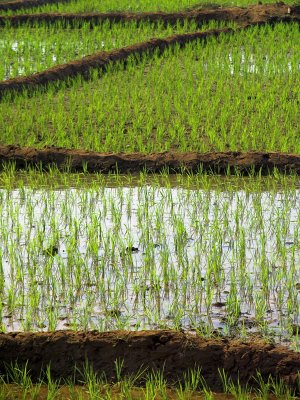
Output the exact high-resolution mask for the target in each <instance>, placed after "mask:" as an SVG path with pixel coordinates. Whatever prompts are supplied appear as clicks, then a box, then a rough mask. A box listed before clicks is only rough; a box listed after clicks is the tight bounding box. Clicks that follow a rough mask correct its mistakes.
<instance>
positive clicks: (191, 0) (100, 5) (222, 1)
mask: <svg viewBox="0 0 300 400" xmlns="http://www.w3.org/2000/svg"><path fill="white" fill-rule="evenodd" d="M272 2H274V3H275V1H270V0H262V3H272ZM253 3H254V2H253V0H233V1H230V0H214V1H213V2H209V1H206V0H205V1H199V0H89V1H85V0H73V1H70V2H68V3H61V4H53V5H45V6H42V7H34V8H31V9H24V10H18V11H17V13H20V14H24V13H38V12H71V13H73V12H75V13H78V12H97V11H98V12H107V11H127V12H130V11H132V12H142V11H168V12H175V11H182V10H185V9H189V8H195V7H205V6H206V7H210V6H212V5H213V6H214V5H216V4H218V5H222V6H247V5H249V4H253ZM2 13H3V12H2ZM9 13H10V14H12V13H15V12H9Z"/></svg>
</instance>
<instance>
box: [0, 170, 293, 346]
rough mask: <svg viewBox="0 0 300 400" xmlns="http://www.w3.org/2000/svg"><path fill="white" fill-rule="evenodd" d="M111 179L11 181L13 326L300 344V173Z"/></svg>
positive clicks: (4, 273) (7, 223)
mask: <svg viewBox="0 0 300 400" xmlns="http://www.w3.org/2000/svg"><path fill="white" fill-rule="evenodd" d="M102 179H103V178H101V179H100V178H98V179H97V178H96V179H95V180H93V179H91V180H90V184H88V185H85V187H80V188H79V187H60V188H41V187H30V186H29V187H28V186H22V187H18V186H17V187H7V185H3V187H2V188H1V190H0V198H1V213H0V214H1V217H0V227H1V229H0V237H1V247H0V251H1V290H2V305H1V317H2V318H1V324H2V329H3V330H4V331H12V332H13V331H19V330H24V331H28V330H29V331H32V330H38V331H43V330H56V329H74V330H81V329H84V330H91V329H97V330H100V331H106V330H115V329H122V330H124V329H128V330H141V329H165V328H175V329H184V330H187V331H191V330H192V331H195V332H199V333H201V334H205V335H219V336H234V337H236V336H237V337H243V338H249V337H251V335H253V334H258V335H259V336H261V337H265V338H268V339H270V340H273V341H275V342H280V343H286V344H287V345H288V346H290V347H292V348H295V349H297V348H298V344H299V343H298V329H299V325H298V324H299V287H298V286H300V276H299V271H298V267H297V266H298V264H299V242H298V232H299V224H300V218H299V195H300V193H299V187H298V180H297V179H296V178H289V179H287V180H286V181H285V183H284V186H280V185H279V186H277V185H275V186H274V183H273V182H272V180H268V178H261V180H260V181H259V180H258V181H256V180H251V178H244V180H241V182H239V179H236V180H231V179H229V178H223V179H221V178H219V179H215V178H209V177H207V176H206V177H205V176H204V177H202V178H201V177H200V178H199V177H197V176H196V177H195V178H192V179H189V180H188V183H187V184H184V180H182V182H181V185H180V186H177V185H174V183H173V184H171V183H168V179H167V180H166V182H165V183H167V185H160V183H159V180H155V179H154V180H153V181H152V182H151V180H150V182H149V183H147V184H145V185H142V186H141V185H138V186H135V185H134V184H133V183H131V184H130V185H128V184H127V185H125V186H123V185H121V186H119V185H117V186H116V185H112V186H113V187H110V186H106V185H105V184H104V183H103V181H102ZM173 179H175V178H173ZM129 182H130V180H129ZM170 182H172V180H171V181H170Z"/></svg>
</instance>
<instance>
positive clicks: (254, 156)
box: [0, 145, 300, 174]
mask: <svg viewBox="0 0 300 400" xmlns="http://www.w3.org/2000/svg"><path fill="white" fill-rule="evenodd" d="M8 162H14V163H15V164H16V167H17V168H18V169H23V168H26V166H42V167H43V168H44V169H45V170H46V169H47V168H48V167H49V166H53V165H56V166H57V167H58V168H59V169H62V170H63V169H66V167H68V168H69V169H68V170H70V171H86V172H103V173H108V172H113V171H119V172H121V173H128V172H138V171H143V170H147V171H148V172H159V171H162V170H163V169H165V168H168V169H169V171H170V173H172V172H173V173H174V172H182V171H184V170H188V171H194V172H196V171H198V170H199V169H202V170H205V171H213V172H217V173H226V172H228V171H229V170H230V171H232V172H233V171H234V170H238V171H240V172H242V173H244V174H247V173H249V172H251V171H259V170H261V172H262V173H268V172H270V171H272V170H274V168H276V169H278V170H279V171H281V172H295V173H297V174H300V155H297V154H287V153H275V152H271V153H267V152H230V151H229V152H219V153H217V152H214V153H196V152H194V153H175V152H174V153H173V152H163V153H151V154H143V153H128V154H126V153H97V152H91V151H85V150H72V149H63V148H56V147H46V148H43V149H35V148H30V147H18V146H1V145H0V164H2V165H3V164H5V163H8Z"/></svg>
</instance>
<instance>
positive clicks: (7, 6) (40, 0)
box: [0, 0, 70, 11]
mask: <svg viewBox="0 0 300 400" xmlns="http://www.w3.org/2000/svg"><path fill="white" fill-rule="evenodd" d="M68 1H70V0H14V1H7V2H3V3H0V11H9V10H11V11H16V10H21V9H23V8H24V9H25V8H33V7H38V6H43V5H45V4H56V3H66V2H68Z"/></svg>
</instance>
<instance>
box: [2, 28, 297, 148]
mask: <svg viewBox="0 0 300 400" xmlns="http://www.w3.org/2000/svg"><path fill="white" fill-rule="evenodd" d="M299 37H300V34H299V29H298V25H294V24H289V25H284V24H277V25H276V26H275V27H266V26H264V27H254V28H251V29H247V30H245V31H240V32H238V33H236V34H234V35H222V36H221V37H219V38H212V37H211V38H208V39H207V40H206V42H205V43H203V42H193V43H190V44H189V45H187V46H186V47H185V48H184V49H179V47H176V46H175V48H173V49H169V50H168V51H166V52H165V53H164V54H163V55H159V54H157V53H156V54H154V55H153V56H151V59H150V58H149V56H146V55H145V57H141V58H140V59H139V60H135V59H133V58H132V59H131V60H128V62H127V64H126V71H124V63H121V64H120V65H114V66H111V67H109V71H108V72H107V73H105V74H104V75H102V76H100V78H99V73H98V71H94V72H93V78H92V81H90V82H86V81H83V80H82V79H81V78H80V77H78V78H76V79H75V80H73V81H72V85H71V87H69V88H67V87H66V86H64V85H63V88H62V89H61V90H57V87H56V86H55V85H54V86H50V87H49V90H47V93H36V95H34V96H33V97H31V98H28V97H27V96H26V94H23V95H21V94H20V95H18V96H17V98H15V99H14V101H13V102H12V101H11V99H10V96H6V98H5V99H2V101H1V103H0V129H1V140H0V142H1V144H10V143H12V141H13V142H15V143H18V144H20V145H22V146H34V147H43V146H45V145H48V146H51V145H55V146H60V147H65V148H84V149H87V150H89V149H90V150H97V151H114V152H126V153H128V152H133V151H139V152H143V153H144V152H146V153H147V152H157V151H165V150H172V151H179V152H185V151H199V152H206V151H225V150H234V151H241V150H242V151H248V150H259V151H283V152H295V153H299V151H300V139H299V134H298V120H297V110H298V103H299V101H300V98H299V92H298V91H297V87H298V80H299V65H298V64H299V62H298V60H299V56H300V46H299V43H300V41H299ZM275 43H276V45H275ZM278 43H280V44H278ZM100 75H101V74H100ZM149 99H151V101H149ZM25 108H26V113H24V109H25ZM37 109H38V110H39V114H38V115H37V114H36V110H37ZM266 115H268V116H270V117H269V118H266ZM28 131H30V132H31V134H30V135H28V134H27V132H28Z"/></svg>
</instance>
